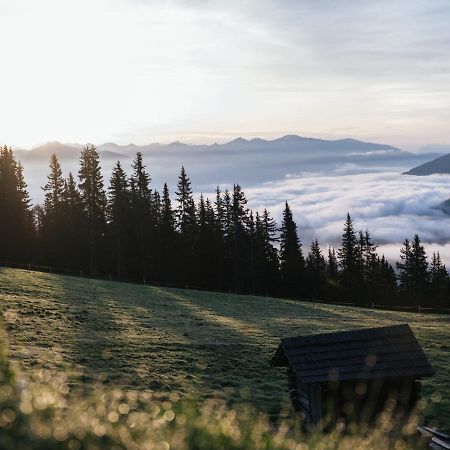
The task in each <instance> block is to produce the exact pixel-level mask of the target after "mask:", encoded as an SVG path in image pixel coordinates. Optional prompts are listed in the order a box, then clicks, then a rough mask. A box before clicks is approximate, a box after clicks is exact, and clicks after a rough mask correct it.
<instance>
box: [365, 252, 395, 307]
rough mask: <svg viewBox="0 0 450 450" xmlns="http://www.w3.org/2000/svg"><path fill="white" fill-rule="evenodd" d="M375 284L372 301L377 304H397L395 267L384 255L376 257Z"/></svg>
mask: <svg viewBox="0 0 450 450" xmlns="http://www.w3.org/2000/svg"><path fill="white" fill-rule="evenodd" d="M372 270H374V272H373V273H372V277H373V285H374V286H375V287H376V289H374V291H373V292H372V294H371V297H370V298H371V301H372V302H373V303H375V304H377V305H389V304H394V305H395V304H397V277H396V275H395V271H394V268H393V267H392V266H391V265H390V264H389V262H388V261H387V260H386V258H385V257H384V255H383V256H382V257H381V258H380V257H378V256H377V258H376V268H375V269H372Z"/></svg>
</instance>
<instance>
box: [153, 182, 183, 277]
mask: <svg viewBox="0 0 450 450" xmlns="http://www.w3.org/2000/svg"><path fill="white" fill-rule="evenodd" d="M175 227H176V219H175V213H174V211H173V209H172V202H171V200H170V193H169V188H168V186H167V183H164V188H163V194H162V199H161V208H160V216H159V224H158V237H159V239H158V266H157V267H158V274H159V279H160V280H161V281H162V282H163V283H174V282H176V281H177V278H176V277H177V274H178V273H179V270H180V267H179V264H180V261H179V258H178V254H177V248H178V235H177V231H176V228H175Z"/></svg>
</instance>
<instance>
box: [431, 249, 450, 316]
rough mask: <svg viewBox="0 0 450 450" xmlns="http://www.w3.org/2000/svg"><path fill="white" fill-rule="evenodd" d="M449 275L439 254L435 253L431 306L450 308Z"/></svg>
mask: <svg viewBox="0 0 450 450" xmlns="http://www.w3.org/2000/svg"><path fill="white" fill-rule="evenodd" d="M449 287H450V286H449V275H448V272H447V269H446V267H445V265H444V264H442V260H441V256H440V254H439V252H436V253H433V257H432V260H431V265H430V294H431V302H430V303H431V305H432V306H435V307H441V308H442V307H444V308H445V307H448V306H450V298H449V296H450V290H449Z"/></svg>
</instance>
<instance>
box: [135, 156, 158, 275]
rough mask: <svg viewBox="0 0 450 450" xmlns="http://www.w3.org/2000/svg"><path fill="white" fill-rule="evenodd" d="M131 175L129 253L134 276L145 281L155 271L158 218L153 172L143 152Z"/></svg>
mask: <svg viewBox="0 0 450 450" xmlns="http://www.w3.org/2000/svg"><path fill="white" fill-rule="evenodd" d="M132 169H133V172H132V175H131V178H130V191H131V193H130V200H131V217H132V224H131V227H130V240H131V241H130V242H131V244H130V253H131V255H132V258H133V261H134V265H133V270H134V272H135V277H136V278H137V279H139V280H141V281H144V282H145V281H146V280H147V279H148V278H149V277H151V276H152V275H153V272H154V271H155V264H156V261H155V254H154V253H155V252H154V251H153V250H154V248H153V246H154V243H155V242H154V241H155V235H156V218H155V217H154V216H153V214H152V212H153V199H154V197H153V195H152V190H151V188H150V181H151V178H150V175H149V174H148V172H147V170H146V167H145V165H144V162H143V157H142V153H141V152H138V153H136V157H135V158H134V160H133V164H132Z"/></svg>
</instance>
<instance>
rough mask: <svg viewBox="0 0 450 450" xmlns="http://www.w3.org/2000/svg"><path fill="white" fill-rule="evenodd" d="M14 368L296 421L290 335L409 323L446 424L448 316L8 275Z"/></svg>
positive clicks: (432, 406) (2, 287) (4, 276)
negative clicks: (275, 358)
mask: <svg viewBox="0 0 450 450" xmlns="http://www.w3.org/2000/svg"><path fill="white" fill-rule="evenodd" d="M0 311H1V313H2V315H3V326H4V328H5V330H6V333H7V335H8V340H9V358H10V360H11V361H13V362H18V363H19V367H20V368H21V370H22V371H23V372H24V373H25V374H27V373H32V372H33V371H34V370H35V369H48V370H50V371H52V372H53V371H54V372H55V373H57V372H61V371H64V372H65V374H66V375H67V377H68V380H69V384H70V385H71V386H74V387H75V390H76V389H77V388H80V389H81V390H90V389H91V387H92V386H94V385H96V384H95V383H96V382H97V381H101V382H102V384H103V386H109V385H110V386H111V387H114V386H118V387H120V388H122V389H132V390H138V391H139V390H146V391H154V392H165V393H167V394H168V395H170V394H171V393H172V394H173V393H177V395H178V394H179V395H180V396H181V398H183V397H192V396H194V397H195V398H197V399H200V400H207V399H210V398H218V399H223V400H224V401H225V402H227V403H228V405H236V404H239V403H246V404H248V405H250V406H251V407H253V408H255V410H257V411H261V412H263V413H266V414H268V415H269V416H272V417H276V416H277V415H278V413H279V412H280V411H281V410H289V408H290V404H289V396H288V390H287V380H286V374H285V370H284V369H275V368H271V367H270V365H269V362H270V358H271V357H272V355H273V354H274V352H275V349H276V347H277V345H278V343H279V339H280V338H281V337H284V336H295V335H301V334H312V333H322V332H327V331H334V330H345V329H354V328H360V327H370V326H383V325H391V324H396V323H409V325H410V326H411V328H412V329H413V331H414V332H415V334H416V336H417V338H418V340H419V342H420V344H421V345H422V347H423V348H424V351H425V353H426V354H427V355H428V357H429V359H430V361H431V363H432V365H433V367H434V368H435V369H436V372H437V373H436V375H435V376H434V377H433V378H431V379H428V380H426V381H425V382H424V384H423V396H424V398H425V399H426V400H427V407H426V409H425V414H426V417H427V419H428V421H429V422H430V423H431V424H433V425H436V426H439V427H442V428H444V429H448V428H449V426H448V425H449V423H450V377H449V373H450V317H449V316H444V315H428V314H416V313H403V312H391V311H372V310H368V309H360V308H351V307H345V306H335V305H325V304H312V303H306V302H298V301H291V300H282V299H272V298H264V297H254V296H240V295H231V294H230V295H228V294H221V293H212V292H201V291H194V290H181V289H169V288H160V287H154V286H143V285H133V284H126V283H118V282H108V281H98V280H90V279H82V278H74V277H67V276H61V275H54V274H46V273H37V272H28V271H23V270H16V269H8V268H1V269H0Z"/></svg>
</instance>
